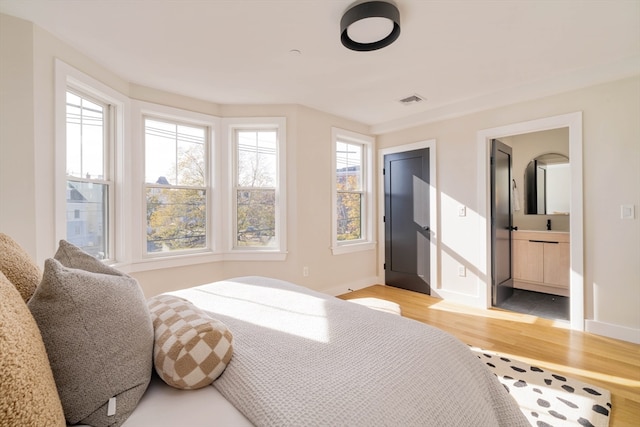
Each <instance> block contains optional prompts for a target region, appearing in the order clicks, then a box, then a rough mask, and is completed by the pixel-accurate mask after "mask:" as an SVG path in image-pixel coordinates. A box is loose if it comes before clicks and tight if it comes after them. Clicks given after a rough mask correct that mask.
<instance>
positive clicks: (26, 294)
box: [0, 233, 42, 302]
mask: <svg viewBox="0 0 640 427" xmlns="http://www.w3.org/2000/svg"><path fill="white" fill-rule="evenodd" d="M0 272H2V273H4V275H5V277H6V278H7V279H9V281H10V282H11V283H13V286H15V287H16V289H18V291H19V292H20V296H21V297H22V299H23V300H24V301H25V302H26V301H29V298H31V295H33V293H34V292H35V290H36V288H37V287H38V284H39V283H40V279H41V278H42V272H41V271H40V269H39V268H38V266H37V265H36V263H35V262H34V261H33V260H32V259H31V257H30V256H29V254H28V253H27V252H26V251H25V250H24V249H22V247H21V246H20V245H19V244H18V243H17V242H16V241H15V240H13V239H12V238H11V237H9V236H7V235H6V234H4V233H0Z"/></svg>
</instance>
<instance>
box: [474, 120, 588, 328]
mask: <svg viewBox="0 0 640 427" xmlns="http://www.w3.org/2000/svg"><path fill="white" fill-rule="evenodd" d="M564 127H568V128H569V162H570V164H571V203H570V206H571V215H570V218H569V224H570V244H571V277H570V285H569V291H570V303H569V304H570V308H569V312H570V318H571V329H574V330H578V331H582V330H584V243H583V233H584V229H583V202H582V197H583V196H582V112H575V113H568V114H563V115H559V116H553V117H547V118H542V119H538V120H531V121H526V122H520V123H514V124H510V125H506V126H500V127H496V128H491V129H484V130H481V131H479V132H478V134H477V143H478V147H477V149H478V158H477V160H478V180H477V192H478V212H479V213H480V215H479V216H478V236H477V238H478V242H479V245H480V246H479V248H478V249H479V250H478V253H479V254H480V257H479V263H478V267H479V268H484V271H481V273H482V274H479V275H478V291H479V295H478V297H479V301H478V304H477V305H478V306H480V307H484V308H489V307H491V237H490V236H491V222H490V220H489V218H491V201H490V200H489V199H490V196H491V192H490V191H489V185H490V184H489V183H490V178H489V174H490V172H491V168H490V167H489V162H490V157H491V140H492V139H495V138H504V137H507V136H512V135H518V134H523V133H530V132H538V131H543V130H550V129H558V128H564Z"/></svg>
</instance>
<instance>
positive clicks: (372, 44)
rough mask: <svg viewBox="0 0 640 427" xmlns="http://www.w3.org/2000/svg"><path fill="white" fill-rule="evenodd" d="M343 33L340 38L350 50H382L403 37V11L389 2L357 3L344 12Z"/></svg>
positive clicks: (341, 25)
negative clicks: (401, 32)
mask: <svg viewBox="0 0 640 427" xmlns="http://www.w3.org/2000/svg"><path fill="white" fill-rule="evenodd" d="M340 33H341V35H340V40H341V41H342V44H343V45H344V46H345V47H346V48H348V49H351V50H355V51H359V52H367V51H371V50H378V49H382V48H383V47H387V46H389V45H390V44H391V43H393V42H394V41H396V39H397V38H398V36H400V12H399V11H398V8H397V7H396V6H395V5H394V4H392V3H389V2H386V1H366V2H364V3H356V4H354V5H352V6H351V7H350V8H349V9H348V10H347V11H346V12H345V13H344V15H342V19H341V20H340Z"/></svg>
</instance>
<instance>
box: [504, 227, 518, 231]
mask: <svg viewBox="0 0 640 427" xmlns="http://www.w3.org/2000/svg"><path fill="white" fill-rule="evenodd" d="M507 230H511V231H518V227H511V226H510V227H507Z"/></svg>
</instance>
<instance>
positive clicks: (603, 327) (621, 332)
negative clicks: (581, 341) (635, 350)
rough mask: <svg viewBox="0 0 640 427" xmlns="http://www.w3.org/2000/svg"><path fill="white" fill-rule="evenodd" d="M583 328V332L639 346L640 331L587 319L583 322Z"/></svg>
mask: <svg viewBox="0 0 640 427" xmlns="http://www.w3.org/2000/svg"><path fill="white" fill-rule="evenodd" d="M585 327H586V328H585V330H586V331H587V332H589V333H592V334H596V335H603V336H605V337H609V338H615V339H618V340H623V341H628V342H632V343H634V344H640V329H635V328H629V327H626V326H620V325H612V324H611V323H605V322H599V321H597V320H588V319H587V320H585Z"/></svg>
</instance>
